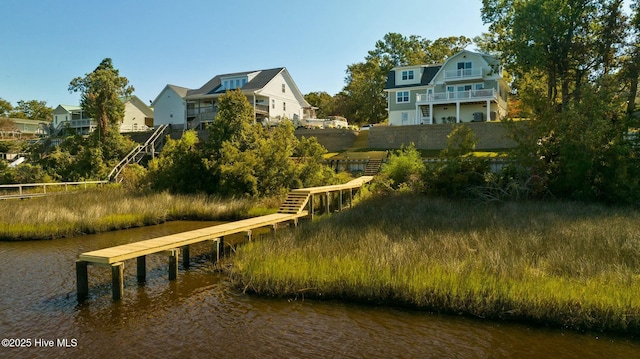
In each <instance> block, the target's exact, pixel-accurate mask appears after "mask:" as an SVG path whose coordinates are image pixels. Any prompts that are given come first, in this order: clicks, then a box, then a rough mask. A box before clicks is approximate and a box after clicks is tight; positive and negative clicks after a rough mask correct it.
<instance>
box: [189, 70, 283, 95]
mask: <svg viewBox="0 0 640 359" xmlns="http://www.w3.org/2000/svg"><path fill="white" fill-rule="evenodd" d="M283 70H285V68H284V67H278V68H274V69H268V70H257V71H245V72H236V73H230V74H222V75H217V76H215V77H214V78H212V79H211V80H209V81H208V82H207V83H206V84H204V85H202V87H200V88H199V89H197V90H189V91H188V92H187V96H186V98H187V99H189V98H198V97H202V96H207V95H216V94H222V93H224V92H225V91H226V89H225V88H224V87H223V86H222V79H223V78H225V77H240V76H248V75H250V74H255V76H254V77H253V78H252V79H251V80H249V81H248V82H247V83H246V84H244V86H242V87H241V88H240V90H242V91H243V92H253V91H258V90H261V89H262V88H264V87H265V86H266V85H267V84H268V83H269V82H270V81H271V80H273V79H274V78H275V77H276V76H277V75H278V74H279V73H281V72H282V71H283Z"/></svg>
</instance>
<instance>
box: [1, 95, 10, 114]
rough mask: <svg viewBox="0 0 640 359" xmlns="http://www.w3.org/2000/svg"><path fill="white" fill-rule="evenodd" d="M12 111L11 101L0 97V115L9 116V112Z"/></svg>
mask: <svg viewBox="0 0 640 359" xmlns="http://www.w3.org/2000/svg"><path fill="white" fill-rule="evenodd" d="M11 111H13V106H11V103H10V102H9V101H7V100H5V99H3V98H0V117H9V114H10V113H11Z"/></svg>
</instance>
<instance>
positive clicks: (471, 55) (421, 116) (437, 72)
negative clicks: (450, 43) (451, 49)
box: [384, 50, 510, 126]
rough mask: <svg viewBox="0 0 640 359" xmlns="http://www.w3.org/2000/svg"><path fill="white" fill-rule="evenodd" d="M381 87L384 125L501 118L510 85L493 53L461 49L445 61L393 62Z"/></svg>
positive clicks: (505, 108)
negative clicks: (384, 103) (399, 64)
mask: <svg viewBox="0 0 640 359" xmlns="http://www.w3.org/2000/svg"><path fill="white" fill-rule="evenodd" d="M384 91H385V92H386V93H387V98H388V103H387V106H388V107H387V109H388V112H389V125H392V126H406V125H420V124H440V123H460V122H479V121H495V120H500V119H502V118H504V117H505V116H506V115H507V96H508V93H509V91H510V89H509V85H508V84H507V83H506V82H505V80H504V78H503V77H502V66H501V65H500V63H499V61H498V60H497V59H496V58H495V57H494V56H491V55H486V54H480V53H475V52H471V51H467V50H463V51H461V52H459V53H457V54H455V55H453V56H451V57H450V58H448V59H447V60H446V61H445V62H444V64H440V65H415V66H403V67H396V68H393V69H392V70H391V71H390V72H389V75H388V77H387V83H386V85H385V88H384Z"/></svg>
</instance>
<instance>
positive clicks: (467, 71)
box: [458, 61, 472, 75]
mask: <svg viewBox="0 0 640 359" xmlns="http://www.w3.org/2000/svg"><path fill="white" fill-rule="evenodd" d="M471 66H472V64H471V62H470V61H467V62H458V72H459V73H460V74H461V75H471Z"/></svg>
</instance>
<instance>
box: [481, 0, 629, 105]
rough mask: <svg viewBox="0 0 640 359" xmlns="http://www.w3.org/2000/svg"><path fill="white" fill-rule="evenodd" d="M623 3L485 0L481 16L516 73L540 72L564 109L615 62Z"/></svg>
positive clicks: (550, 102)
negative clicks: (585, 86)
mask: <svg viewBox="0 0 640 359" xmlns="http://www.w3.org/2000/svg"><path fill="white" fill-rule="evenodd" d="M621 3H622V2H621V1H620V0H578V1H565V0H532V1H520V0H508V1H504V0H483V7H482V18H483V20H484V22H485V23H489V24H490V30H491V31H492V32H493V33H494V34H495V35H496V37H497V42H496V45H497V46H496V47H497V50H498V51H499V52H500V53H501V55H502V58H503V61H504V62H505V64H506V65H507V66H508V67H509V69H510V71H511V72H512V73H513V74H514V75H515V76H516V79H519V78H521V77H522V76H524V75H525V74H528V73H533V72H539V73H540V74H542V75H543V79H544V81H545V82H546V92H547V93H546V98H547V100H548V104H547V105H548V106H549V105H551V106H554V107H557V108H558V109H560V110H565V109H568V108H569V105H570V104H571V103H572V102H573V103H579V102H580V101H581V99H582V89H583V86H584V85H586V84H588V83H589V82H590V81H592V80H593V79H596V78H598V77H600V76H602V75H603V74H607V73H610V72H613V70H614V69H615V68H616V67H617V64H616V61H615V59H616V55H617V54H618V53H619V51H620V50H621V47H622V45H623V40H624V36H625V33H624V30H623V29H624V28H625V26H624V23H623V22H624V17H623V16H622V13H621V12H620V7H621ZM515 87H516V88H518V87H519V86H518V85H517V84H516V86H515Z"/></svg>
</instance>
